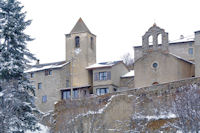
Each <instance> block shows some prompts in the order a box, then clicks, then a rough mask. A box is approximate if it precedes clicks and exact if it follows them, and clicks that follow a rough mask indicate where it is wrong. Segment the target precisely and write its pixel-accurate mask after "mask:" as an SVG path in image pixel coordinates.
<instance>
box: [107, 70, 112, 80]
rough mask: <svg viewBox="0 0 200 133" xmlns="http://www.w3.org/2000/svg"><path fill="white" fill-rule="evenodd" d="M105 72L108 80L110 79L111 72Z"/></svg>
mask: <svg viewBox="0 0 200 133" xmlns="http://www.w3.org/2000/svg"><path fill="white" fill-rule="evenodd" d="M107 74H108V80H111V72H110V71H108V72H107Z"/></svg>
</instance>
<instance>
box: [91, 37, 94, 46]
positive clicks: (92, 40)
mask: <svg viewBox="0 0 200 133" xmlns="http://www.w3.org/2000/svg"><path fill="white" fill-rule="evenodd" d="M93 42H94V39H93V37H91V38H90V47H91V49H93V47H94V46H93V45H94V44H93Z"/></svg>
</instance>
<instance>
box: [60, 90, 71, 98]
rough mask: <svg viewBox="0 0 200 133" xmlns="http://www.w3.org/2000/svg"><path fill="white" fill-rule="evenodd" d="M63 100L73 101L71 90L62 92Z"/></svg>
mask: <svg viewBox="0 0 200 133" xmlns="http://www.w3.org/2000/svg"><path fill="white" fill-rule="evenodd" d="M62 99H63V100H67V99H71V90H64V91H62Z"/></svg>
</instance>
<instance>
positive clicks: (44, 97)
mask: <svg viewBox="0 0 200 133" xmlns="http://www.w3.org/2000/svg"><path fill="white" fill-rule="evenodd" d="M46 102H47V95H44V96H42V103H46Z"/></svg>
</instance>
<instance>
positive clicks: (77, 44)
mask: <svg viewBox="0 0 200 133" xmlns="http://www.w3.org/2000/svg"><path fill="white" fill-rule="evenodd" d="M75 48H80V37H79V36H76V37H75Z"/></svg>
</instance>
